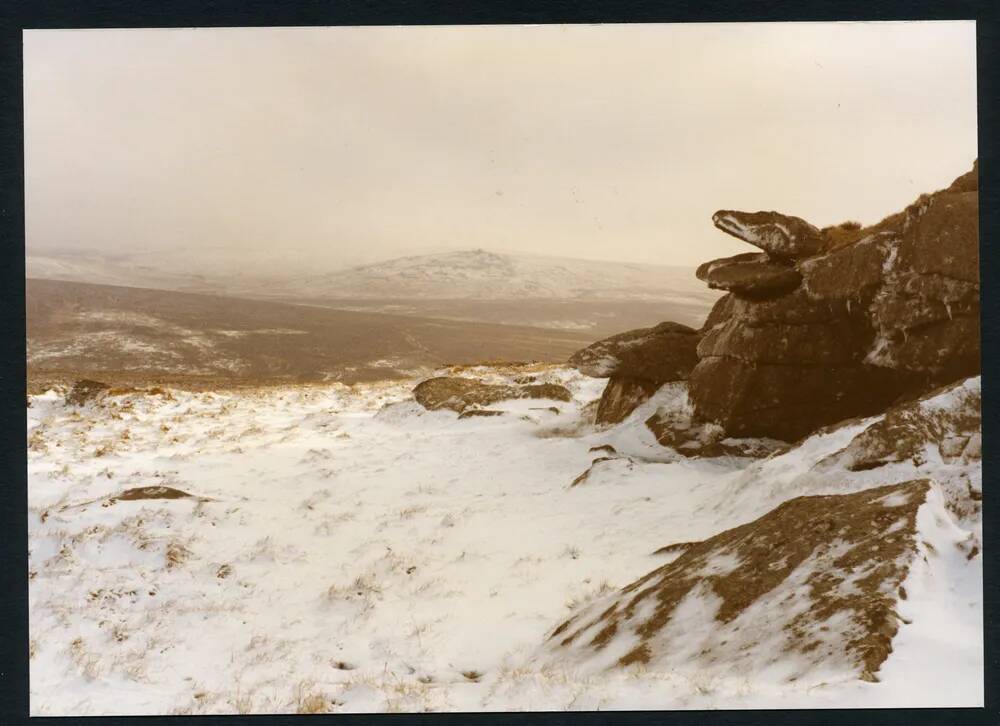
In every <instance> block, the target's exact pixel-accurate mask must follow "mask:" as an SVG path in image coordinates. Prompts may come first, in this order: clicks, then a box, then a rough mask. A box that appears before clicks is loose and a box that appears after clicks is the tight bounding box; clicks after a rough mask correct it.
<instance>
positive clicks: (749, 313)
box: [690, 167, 980, 440]
mask: <svg viewBox="0 0 1000 726" xmlns="http://www.w3.org/2000/svg"><path fill="white" fill-rule="evenodd" d="M976 179H977V169H976V168H975V167H974V168H973V170H972V171H971V172H969V173H968V174H965V175H963V176H962V177H960V178H959V179H957V180H956V181H955V182H954V183H953V184H952V185H951V186H950V187H949V188H948V189H945V190H943V191H940V192H937V193H934V194H930V195H923V196H921V197H920V198H919V199H918V200H917V201H916V202H915V203H914V204H912V205H910V206H909V207H908V208H907V209H906V210H904V211H903V212H901V213H898V214H895V215H892V216H891V217H888V218H886V219H884V220H883V221H882V222H879V223H878V224H876V225H873V226H871V227H868V228H861V227H860V225H855V224H845V225H841V226H839V227H833V228H828V229H825V230H818V229H816V228H815V227H813V226H812V225H810V224H808V223H806V222H804V221H803V220H801V219H799V218H797V217H789V216H784V215H781V214H778V213H776V212H754V213H744V212H734V211H721V212H718V213H716V215H715V216H714V218H713V219H714V221H715V224H716V226H717V227H719V228H720V229H722V230H723V231H725V232H727V233H728V234H731V235H733V236H736V237H738V238H739V239H742V240H744V241H746V242H748V243H750V244H753V245H755V246H757V247H759V248H760V249H761V250H763V252H762V253H748V254H745V255H738V256H736V257H735V258H727V259H723V260H715V261H712V262H709V263H706V264H705V265H702V266H701V267H700V268H699V270H698V277H699V278H700V279H703V280H705V281H706V282H707V283H708V284H709V285H710V286H712V287H717V288H720V289H725V290H728V291H729V294H728V295H726V296H724V297H723V298H721V299H720V300H719V301H718V302H717V303H716V305H715V307H714V309H713V311H712V313H711V315H710V316H709V320H708V321H707V323H706V325H705V328H704V329H703V336H702V338H701V341H700V342H699V344H698V348H697V354H698V364H697V366H696V367H695V368H694V369H693V370H692V372H691V375H690V397H691V401H692V403H693V405H694V409H695V413H696V416H697V418H698V419H700V420H702V421H706V422H711V423H715V424H718V425H720V426H721V427H722V428H723V429H724V430H725V431H726V433H727V434H728V435H730V436H737V437H749V436H765V437H774V438H778V439H784V440H795V439H798V438H800V437H802V436H804V435H806V434H808V433H809V432H811V431H813V430H815V429H816V428H818V427H820V426H823V425H827V424H830V423H833V422H835V421H838V420H841V419H844V418H848V417H851V416H857V415H868V414H872V413H876V412H878V411H880V410H883V409H884V408H885V407H886V406H887V405H889V404H890V403H891V402H892V401H894V400H896V399H897V398H899V397H901V396H915V395H919V394H921V393H923V392H926V391H928V390H930V389H932V388H934V387H936V386H939V385H941V384H944V383H948V382H951V381H954V380H957V379H959V378H963V377H966V376H970V375H974V374H976V373H977V372H978V371H979V370H980V342H979V247H978V208H979V202H978V192H977V182H976Z"/></svg>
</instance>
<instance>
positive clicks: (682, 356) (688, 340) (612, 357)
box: [569, 322, 698, 383]
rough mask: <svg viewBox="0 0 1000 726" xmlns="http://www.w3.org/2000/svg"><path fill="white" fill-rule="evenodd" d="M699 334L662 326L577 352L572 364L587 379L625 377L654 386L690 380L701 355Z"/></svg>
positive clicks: (677, 325) (621, 335) (682, 327)
mask: <svg viewBox="0 0 1000 726" xmlns="http://www.w3.org/2000/svg"><path fill="white" fill-rule="evenodd" d="M697 345H698V331H696V330H695V329H694V328H689V327H688V326H686V325H681V324H680V323H671V322H667V323H660V324H659V325H657V326H656V327H653V328H640V329H638V330H630V331H628V332H627V333H619V334H618V335H613V336H611V337H610V338H605V339H604V340H599V341H597V342H596V343H592V344H590V345H588V346H587V347H586V348H584V349H583V350H579V351H577V352H576V353H574V354H573V355H572V356H571V357H570V359H569V364H570V365H571V366H573V367H574V368H576V369H577V370H578V371H580V372H581V373H583V374H584V375H585V376H593V377H594V378H604V377H605V376H613V375H616V374H618V375H625V376H629V377H630V378H641V379H643V380H646V381H651V382H653V383H666V382H667V381H679V380H683V379H685V378H687V377H688V374H689V373H690V372H691V369H692V368H694V365H695V363H697V362H698V356H697V354H696V353H695V348H696V347H697Z"/></svg>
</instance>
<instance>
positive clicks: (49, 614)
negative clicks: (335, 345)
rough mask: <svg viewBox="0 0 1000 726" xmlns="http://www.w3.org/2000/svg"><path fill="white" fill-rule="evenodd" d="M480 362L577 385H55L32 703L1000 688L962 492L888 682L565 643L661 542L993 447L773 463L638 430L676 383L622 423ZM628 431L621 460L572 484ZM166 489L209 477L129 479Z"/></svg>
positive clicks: (244, 705) (444, 700) (582, 699)
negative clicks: (731, 668) (879, 464)
mask: <svg viewBox="0 0 1000 726" xmlns="http://www.w3.org/2000/svg"><path fill="white" fill-rule="evenodd" d="M464 374H465V375H474V376H476V377H478V378H481V379H483V380H487V381H510V380H511V379H512V378H514V377H515V376H521V375H525V374H531V375H535V376H538V378H539V380H540V381H551V382H558V383H562V384H564V385H566V386H567V387H569V388H570V390H571V391H572V392H573V394H574V400H573V401H572V402H570V403H564V402H558V401H544V400H518V401H510V402H507V403H505V404H500V405H496V406H493V407H492V408H496V409H499V410H504V411H506V412H507V414H506V415H502V416H496V417H489V418H471V419H466V420H459V419H458V418H457V416H456V414H454V413H452V412H448V411H435V412H428V411H425V410H424V409H422V408H421V407H419V406H418V405H417V404H415V403H414V402H413V401H412V400H410V390H411V388H412V386H413V383H414V381H403V382H393V383H379V384H365V385H357V386H350V387H348V386H343V385H330V386H315V387H297V388H279V389H269V390H262V391H259V392H251V393H246V392H244V393H225V392H216V393H186V392H180V391H173V392H169V393H167V394H166V395H142V394H137V393H124V394H119V395H114V396H110V397H108V398H107V399H105V400H104V401H103V402H101V403H99V404H93V403H92V404H87V405H86V406H84V407H82V408H79V409H75V408H73V407H67V406H66V405H65V404H64V402H63V398H62V395H61V394H60V393H59V392H56V391H51V392H49V393H46V394H44V395H41V396H35V397H32V399H31V405H30V407H29V408H28V410H27V418H28V421H27V424H28V436H29V442H30V443H29V452H28V455H29V532H30V574H29V577H30V578H31V579H30V590H29V598H30V614H31V623H30V636H31V643H30V647H31V699H32V701H31V708H32V713H33V714H35V715H43V714H49V715H56V714H109V713H120V714H138V713H178V714H199V713H234V712H296V711H320V710H323V711H327V710H328V711H386V710H388V711H392V710H404V711H420V710H451V711H465V710H484V709H485V710H499V709H523V708H527V709H541V710H551V709H556V710H558V709H589V710H593V709H609V708H619V709H622V708H626V709H636V708H713V707H736V708H738V707H799V706H814V707H824V706H826V707H832V706H841V707H845V706H863V705H872V706H875V705H879V706H884V705H896V706H900V705H907V706H918V705H935V704H938V705H940V704H942V703H948V704H949V705H958V704H962V705H975V704H977V703H981V702H982V683H981V676H982V649H981V639H982V629H981V607H982V592H981V573H982V556H981V555H979V556H978V557H971V558H970V557H967V554H968V553H967V551H962V550H959V549H958V548H957V547H956V544H961V543H965V544H967V543H968V540H969V537H970V535H971V536H972V537H974V538H978V532H979V526H980V525H979V524H978V523H977V522H976V521H974V520H969V521H957V520H955V519H954V518H953V517H952V516H951V514H950V513H949V511H948V510H947V509H946V508H945V507H944V506H943V504H942V502H943V500H944V495H945V492H944V490H941V489H940V487H938V488H936V489H935V490H934V493H933V495H932V496H929V498H928V501H927V503H926V504H925V505H924V506H922V507H921V509H920V512H919V515H918V519H919V521H918V528H919V531H920V533H921V536H922V541H926V542H927V543H929V544H930V546H929V547H928V546H924V545H922V546H924V550H923V554H924V557H925V560H926V561H925V562H923V564H918V565H917V566H915V567H913V568H912V569H911V571H910V574H909V576H908V580H907V583H906V587H907V589H908V590H909V591H910V593H911V596H910V598H909V599H908V600H907V601H906V602H905V603H902V604H901V608H903V613H902V614H903V615H904V617H906V618H907V619H908V620H909V621H910V623H911V624H909V625H904V626H903V627H901V629H900V632H899V635H898V636H897V637H896V641H895V648H894V652H893V654H892V655H891V656H890V657H889V660H888V661H887V662H886V664H885V665H884V667H883V669H882V671H881V673H880V677H881V678H882V682H881V683H877V684H875V683H864V682H861V681H858V680H856V679H855V678H848V677H847V676H846V675H844V674H842V673H841V674H838V673H833V674H832V675H833V676H837V677H831V678H828V679H827V680H825V681H824V682H818V681H808V680H807V681H803V682H795V683H789V682H785V681H780V680H775V679H769V678H764V677H760V678H758V677H756V676H757V675H759V674H753V673H747V674H743V675H742V677H733V676H732V675H731V674H726V673H722V672H713V671H711V670H700V671H680V670H671V669H656V668H649V669H611V670H595V669H593V668H591V667H588V664H586V663H577V662H575V661H573V660H571V659H565V660H552V658H551V657H550V653H549V652H548V651H547V650H546V648H545V646H544V643H545V640H546V638H547V636H548V635H549V634H550V632H551V631H552V629H553V628H554V627H555V626H556V624H557V623H559V622H560V621H561V620H564V619H565V618H566V617H567V616H569V615H571V614H573V613H576V612H578V611H580V609H582V608H587V607H591V606H592V605H593V603H595V602H599V599H600V598H602V597H607V596H608V595H609V593H611V592H613V591H614V590H616V589H617V588H620V587H622V586H623V585H626V584H627V583H628V582H631V581H633V580H635V579H636V578H638V577H640V576H642V575H644V574H645V573H647V572H649V571H650V570H653V569H655V568H657V567H659V566H660V565H662V564H664V562H665V561H666V560H665V559H664V556H663V555H653V554H652V553H653V552H654V551H655V550H657V549H658V548H660V547H662V546H663V545H665V544H669V543H671V542H688V541H698V540H702V539H705V538H708V537H711V536H712V535H714V534H716V533H718V532H720V531H722V530H724V529H728V528H731V527H733V526H736V525H738V524H742V523H743V522H746V521H748V520H750V519H753V518H755V517H756V516H759V514H760V513H763V512H766V511H768V510H769V509H771V508H773V507H774V506H775V505H776V504H779V503H780V502H782V501H784V500H785V499H787V498H789V497H790V496H796V495H798V494H802V493H842V492H846V491H858V490H861V489H865V488H867V487H871V486H876V485H878V484H882V483H886V482H887V481H889V482H892V481H903V480H906V479H911V478H914V476H930V477H934V476H936V475H938V474H945V475H947V476H951V477H953V478H954V477H957V476H959V474H960V473H964V474H965V475H971V476H973V477H975V476H976V475H977V472H976V470H975V467H973V468H972V469H971V470H970V469H969V468H968V467H967V470H966V471H964V472H957V471H954V470H949V471H946V469H947V466H946V465H945V464H944V463H943V462H941V461H935V460H934V459H933V458H931V459H929V460H928V461H927V462H925V463H924V464H922V465H921V466H919V467H915V466H914V465H913V464H912V463H898V464H892V465H889V467H888V468H883V469H882V470H881V472H877V471H868V472H857V473H850V474H848V473H846V472H845V471H844V470H840V471H839V472H834V471H830V472H828V474H827V475H824V476H822V477H818V478H809V475H808V472H810V471H811V470H813V468H814V467H815V466H816V465H817V464H818V462H820V461H821V460H824V459H825V458H826V457H828V456H829V455H830V454H832V453H835V452H837V451H839V450H840V449H842V448H843V447H844V446H845V445H847V443H849V442H850V440H851V438H852V437H853V436H854V435H855V434H856V433H858V431H860V430H861V429H863V428H864V426H865V425H866V422H859V423H857V424H853V425H852V426H851V427H847V428H845V429H841V430H838V431H834V432H832V433H827V434H823V435H819V436H816V437H814V438H812V439H809V440H807V441H806V442H805V443H804V444H803V445H802V446H800V447H797V448H795V449H793V450H791V451H788V452H786V453H784V454H781V455H778V456H775V457H772V458H771V459H767V460H764V461H761V462H758V463H755V464H750V463H749V462H748V461H746V460H740V459H732V458H723V459H711V460H708V459H703V460H697V459H681V458H679V457H677V456H676V455H674V454H672V453H671V452H669V451H668V450H666V449H663V448H661V447H658V446H657V445H656V444H655V442H654V441H653V439H652V436H651V434H650V433H649V432H648V430H646V429H645V427H644V426H643V425H642V421H643V418H644V417H645V416H648V415H649V413H650V412H651V410H652V409H654V408H655V407H656V406H657V405H660V404H662V403H663V402H664V400H666V399H668V398H670V397H676V396H677V392H676V391H673V390H665V391H663V392H662V393H661V394H658V396H657V397H654V399H653V400H651V401H650V402H648V404H647V405H646V406H644V407H640V409H638V410H637V411H636V412H634V413H633V415H632V416H631V417H630V418H629V419H627V420H626V421H625V422H624V423H623V424H621V425H620V426H618V427H616V428H614V429H610V430H604V431H600V430H593V429H592V428H591V427H589V426H587V425H585V424H584V423H583V418H582V416H583V410H584V408H585V407H586V406H587V404H588V403H590V402H592V401H593V400H594V399H596V398H597V397H598V396H599V394H600V391H601V388H602V387H603V384H604V381H603V380H600V379H590V378H584V377H582V376H580V375H579V374H577V373H576V372H575V371H571V370H568V369H565V368H561V367H543V366H536V367H535V368H534V369H525V368H515V369H500V370H494V369H469V370H466V371H465V372H464ZM976 380H977V379H976ZM550 407H555V408H556V409H558V411H551V410H549V408H550ZM868 423H870V420H869V421H868ZM608 443H610V444H613V445H614V446H615V447H616V448H617V449H618V450H619V451H620V452H622V454H623V455H624V456H623V457H622V458H620V459H618V460H615V461H609V462H605V465H602V467H601V468H600V470H599V472H597V473H595V475H594V476H592V477H590V478H589V479H588V480H587V482H586V483H585V484H584V485H580V486H577V487H572V488H571V487H570V483H571V482H572V481H573V480H574V478H575V477H576V476H577V475H578V474H579V473H580V472H581V471H583V470H585V469H587V467H588V466H589V465H590V463H591V461H592V460H593V459H594V458H595V457H598V456H600V454H599V453H595V452H592V451H591V450H590V449H591V447H594V446H599V445H603V444H608ZM949 466H950V465H949ZM954 466H957V465H954ZM915 469H916V470H918V471H916V470H915ZM979 476H981V475H979ZM978 481H981V479H980V480H978ZM157 485H158V486H168V487H174V488H176V489H179V490H182V491H184V492H187V493H189V494H191V495H192V497H189V498H180V499H147V500H135V501H130V500H127V499H117V500H116V499H115V497H116V496H120V495H121V493H122V492H124V491H127V490H129V489H132V488H136V487H149V486H157ZM979 486H980V487H981V484H980V485H979ZM796 488H799V491H794V490H795V489H796ZM802 489H804V490H805V491H802ZM931 548H933V550H934V552H936V553H937V554H936V555H934V554H931ZM942 629H947V631H946V632H948V633H949V635H950V637H949V638H948V639H946V640H944V639H942V638H940V637H939V636H940V633H941V632H942ZM936 636H938V637H936ZM765 660H766V659H765ZM941 664H947V669H946V670H944V669H942V668H941ZM825 675H827V676H829V675H831V674H825ZM838 677H839V680H838ZM931 682H933V684H934V686H935V687H934V688H929V687H926V684H928V683H931Z"/></svg>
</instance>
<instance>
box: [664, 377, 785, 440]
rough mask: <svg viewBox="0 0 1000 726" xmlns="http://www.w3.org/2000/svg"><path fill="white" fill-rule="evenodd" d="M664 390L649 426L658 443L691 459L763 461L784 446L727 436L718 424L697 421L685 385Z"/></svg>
mask: <svg viewBox="0 0 1000 726" xmlns="http://www.w3.org/2000/svg"><path fill="white" fill-rule="evenodd" d="M673 386H674V389H673V390H672V391H671V390H667V389H666V388H665V389H664V391H663V393H662V394H661V396H660V399H661V403H660V405H658V406H657V407H656V410H655V411H654V412H653V415H652V416H650V417H649V418H648V419H646V427H647V428H648V429H649V430H650V431H652V432H653V435H654V436H655V437H656V440H657V441H658V442H659V443H660V444H661V445H662V446H666V447H668V448H671V449H673V450H674V451H676V452H677V453H678V454H681V455H682V456H686V457H691V458H701V457H716V456H742V457H751V458H760V457H764V456H768V455H770V454H773V453H774V452H775V451H777V450H778V449H780V448H782V447H783V446H784V445H783V444H782V443H781V442H780V441H776V440H773V439H762V438H752V439H750V438H746V439H735V438H730V437H728V436H727V435H726V431H725V430H724V429H723V428H722V427H721V426H719V425H718V424H714V423H708V422H705V421H698V420H696V419H695V417H694V411H693V408H692V406H691V404H690V401H689V398H688V395H687V391H686V390H685V389H684V388H683V384H673Z"/></svg>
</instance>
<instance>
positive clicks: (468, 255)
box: [26, 250, 719, 308]
mask: <svg viewBox="0 0 1000 726" xmlns="http://www.w3.org/2000/svg"><path fill="white" fill-rule="evenodd" d="M26 272H27V276H28V277H29V278H35V279H47V280H66V281H71V282H91V283H99V284H107V285H125V286H130V287H151V288H158V289H165V290H211V291H214V292H219V293H224V294H240V295H251V296H264V297H269V298H275V297H280V298H283V299H290V300H294V299H316V298H323V299H337V298H340V299H417V300H419V299H476V300H522V299H544V300H553V299H559V300H573V299H577V298H586V300H587V301H589V302H593V301H600V300H605V299H606V300H659V301H664V302H680V303H693V304H698V305H704V306H706V308H707V306H709V305H711V303H712V302H714V301H715V300H716V299H717V298H718V297H719V293H716V292H713V291H711V290H707V289H706V288H705V286H704V285H703V284H701V283H700V282H699V281H698V280H697V279H696V278H695V276H694V270H693V268H688V267H671V266H666V265H641V264H632V263H624V262H602V261H593V260H579V259H572V258H560V257H541V256H538V257H535V256H530V255H508V254H497V253H494V252H486V251H484V250H463V251H458V252H445V253H439V254H427V255H416V256H410V257H399V258H395V259H390V260H386V261H382V262H377V263H373V264H366V265H361V266H353V267H346V268H343V269H335V270H332V271H316V272H312V273H308V274H306V273H302V272H295V271H293V270H288V269H286V268H285V266H283V263H281V262H280V261H278V260H276V261H272V264H271V265H270V267H268V266H267V265H265V264H263V263H261V262H260V261H256V262H254V263H253V264H252V265H250V266H249V267H247V268H246V269H244V265H243V262H240V263H238V264H234V263H233V262H232V260H231V259H229V260H228V262H227V264H222V263H221V262H220V261H217V260H214V259H213V258H212V257H211V255H209V257H208V258H207V259H206V258H205V254H204V253H202V252H199V253H198V254H197V255H195V254H193V253H191V254H188V255H186V256H185V255H176V254H175V255H172V256H164V255H163V254H157V255H153V254H151V253H150V254H131V253H122V254H119V255H114V256H101V255H92V254H91V255H87V254H54V253H50V254H44V255H37V254H32V255H28V257H27V260H26Z"/></svg>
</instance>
